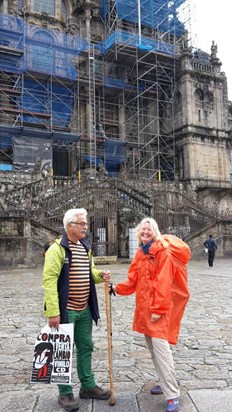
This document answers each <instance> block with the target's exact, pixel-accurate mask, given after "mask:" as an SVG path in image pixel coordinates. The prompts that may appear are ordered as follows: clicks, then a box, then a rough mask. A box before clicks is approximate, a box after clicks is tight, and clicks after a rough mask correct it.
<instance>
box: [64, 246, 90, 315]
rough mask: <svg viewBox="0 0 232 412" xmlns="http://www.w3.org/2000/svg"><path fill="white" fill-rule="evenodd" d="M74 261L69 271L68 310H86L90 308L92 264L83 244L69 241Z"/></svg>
mask: <svg viewBox="0 0 232 412" xmlns="http://www.w3.org/2000/svg"><path fill="white" fill-rule="evenodd" d="M69 247H70V250H71V253H72V261H71V266H70V270H69V295H68V305H67V309H71V310H77V311H79V310H84V309H86V308H87V306H88V302H89V292H90V263H89V257H88V254H87V251H86V249H85V247H84V246H83V245H82V243H80V242H78V243H77V244H76V243H73V242H71V241H70V240H69Z"/></svg>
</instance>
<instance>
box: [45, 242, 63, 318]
mask: <svg viewBox="0 0 232 412" xmlns="http://www.w3.org/2000/svg"><path fill="white" fill-rule="evenodd" d="M62 266H63V254H62V249H61V246H59V245H57V244H54V245H52V246H51V247H50V248H49V249H48V250H47V252H46V254H45V262H44V269H43V289H44V316H45V317H46V318H51V317H53V316H57V315H59V314H60V308H59V296H58V279H59V276H60V272H61V269H62Z"/></svg>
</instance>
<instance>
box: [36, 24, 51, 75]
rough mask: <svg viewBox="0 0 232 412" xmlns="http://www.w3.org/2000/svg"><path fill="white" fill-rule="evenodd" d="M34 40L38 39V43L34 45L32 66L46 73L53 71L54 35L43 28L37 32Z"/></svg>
mask: <svg viewBox="0 0 232 412" xmlns="http://www.w3.org/2000/svg"><path fill="white" fill-rule="evenodd" d="M34 40H37V45H33V49H32V68H33V69H36V70H39V71H44V72H46V73H49V72H51V71H53V70H54V50H53V49H52V40H53V39H52V37H51V36H50V35H49V34H48V33H46V32H45V31H43V30H41V31H39V32H37V33H36V34H35V36H34ZM40 42H41V43H40Z"/></svg>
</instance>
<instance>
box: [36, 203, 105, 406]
mask: <svg viewBox="0 0 232 412" xmlns="http://www.w3.org/2000/svg"><path fill="white" fill-rule="evenodd" d="M63 224H64V229H65V233H64V234H63V236H62V238H61V239H58V240H56V241H55V242H54V243H53V244H52V245H51V246H50V248H49V249H48V250H47V252H46V255H45V263H44V270H43V288H44V314H45V317H47V318H48V324H49V326H50V327H51V328H56V329H58V328H59V324H60V323H73V324H74V342H75V346H76V349H77V374H78V377H79V380H80V383H81V387H80V392H79V396H80V398H84V399H88V398H94V399H108V398H109V396H110V392H109V391H108V390H104V389H101V388H99V387H98V386H97V385H96V382H95V379H94V374H93V372H92V351H93V341H92V321H93V320H94V321H95V323H96V324H97V321H98V319H99V311H98V302H97V294H96V288H95V283H100V282H104V281H109V280H110V277H111V276H110V272H109V271H102V270H97V269H96V267H95V265H94V262H93V258H92V255H91V250H90V245H89V244H88V242H87V241H86V239H85V237H86V231H87V228H88V223H87V211H86V210H85V209H71V210H68V211H67V212H66V213H65V215H64V219H63ZM58 402H59V404H60V405H61V406H62V407H63V408H64V409H65V410H66V411H77V410H78V409H79V403H78V400H77V399H75V398H74V396H73V392H72V387H71V386H69V385H59V398H58Z"/></svg>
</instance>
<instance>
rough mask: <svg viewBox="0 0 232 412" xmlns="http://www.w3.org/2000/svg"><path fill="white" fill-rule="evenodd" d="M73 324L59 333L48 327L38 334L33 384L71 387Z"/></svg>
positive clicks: (63, 326) (67, 324) (63, 327)
mask: <svg viewBox="0 0 232 412" xmlns="http://www.w3.org/2000/svg"><path fill="white" fill-rule="evenodd" d="M72 349H73V323H64V324H61V325H60V326H59V331H57V330H55V329H53V328H52V329H51V328H50V327H49V326H48V325H46V326H45V327H44V328H43V329H42V330H41V332H40V333H39V334H38V336H37V338H36V341H35V346H34V356H33V366H32V373H31V380H30V382H31V383H55V384H62V385H71V383H72V378H71V369H72Z"/></svg>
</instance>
